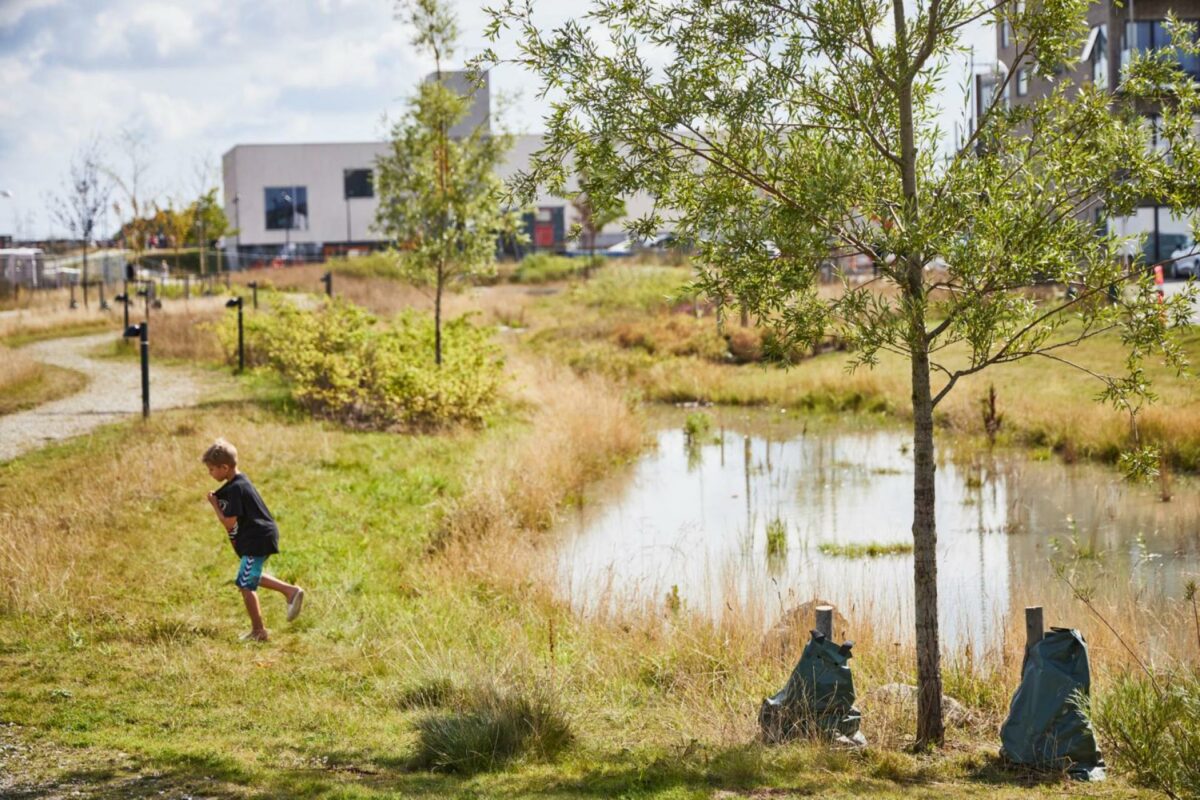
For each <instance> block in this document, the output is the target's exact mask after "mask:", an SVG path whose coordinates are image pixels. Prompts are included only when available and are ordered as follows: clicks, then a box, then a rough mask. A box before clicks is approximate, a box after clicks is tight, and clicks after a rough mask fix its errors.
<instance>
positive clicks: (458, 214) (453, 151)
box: [375, 0, 516, 365]
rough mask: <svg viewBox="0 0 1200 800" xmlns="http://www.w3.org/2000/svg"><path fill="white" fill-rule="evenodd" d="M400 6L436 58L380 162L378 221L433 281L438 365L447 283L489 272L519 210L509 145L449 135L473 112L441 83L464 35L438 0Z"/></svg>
mask: <svg viewBox="0 0 1200 800" xmlns="http://www.w3.org/2000/svg"><path fill="white" fill-rule="evenodd" d="M402 9H403V10H402V17H403V18H404V19H405V21H407V22H408V23H409V24H411V25H412V27H413V28H414V30H415V35H414V37H413V44H415V45H416V46H417V47H419V48H422V49H423V50H425V51H427V52H428V53H429V54H430V55H431V56H432V57H433V62H434V74H433V76H432V79H431V80H428V81H425V82H423V83H422V84H421V85H420V86H419V87H418V90H417V94H416V96H415V97H414V98H413V100H412V101H411V102H410V103H409V107H408V110H407V112H406V113H405V114H404V116H403V117H402V118H401V119H400V120H399V121H398V122H396V124H395V125H393V126H392V135H391V142H390V147H389V151H388V153H387V155H385V156H382V157H381V158H380V159H379V160H378V161H377V162H376V177H375V181H376V183H375V185H376V189H377V190H378V192H379V210H378V212H377V214H376V218H375V227H376V229H377V230H379V231H381V232H382V233H383V234H384V235H386V236H387V237H388V239H389V240H391V242H392V243H393V244H394V245H396V246H397V247H399V248H402V249H404V250H406V251H407V252H406V253H405V254H404V256H403V258H402V259H401V260H400V267H401V271H402V272H403V273H404V274H405V275H406V277H408V278H409V279H411V280H413V281H414V282H419V283H424V284H427V285H432V286H433V290H434V331H435V334H434V358H435V360H436V362H437V363H438V365H441V363H442V295H443V293H444V292H445V289H446V287H447V286H448V285H450V284H452V283H453V282H454V281H456V280H461V279H463V278H467V277H470V276H473V275H480V274H486V273H487V272H488V271H489V270H490V269H491V268H492V265H493V262H494V259H495V253H496V242H497V237H498V236H499V235H500V233H502V232H504V231H509V230H513V229H514V228H515V226H516V215H515V213H513V212H507V211H505V210H504V209H503V208H502V207H501V205H500V202H501V192H502V188H503V184H502V182H501V180H500V179H499V178H498V177H497V174H496V169H497V167H498V166H499V165H500V162H501V160H502V159H503V157H504V154H505V152H507V150H508V148H509V147H510V145H511V142H510V139H509V137H508V136H504V135H499V134H496V133H492V132H490V131H489V129H488V127H487V125H486V124H484V125H480V126H479V127H477V128H476V129H475V130H474V131H472V132H471V133H469V134H468V135H466V136H463V137H460V138H455V137H453V136H451V134H450V131H451V129H452V128H453V127H454V126H455V125H457V124H458V123H460V122H462V120H464V119H465V118H466V116H467V114H468V112H469V110H470V98H469V97H463V96H462V95H460V94H459V93H458V92H456V91H455V90H454V89H453V88H452V87H450V86H448V85H446V84H445V83H443V74H442V64H443V61H445V60H446V59H448V58H449V57H450V56H451V55H452V53H453V47H454V42H455V40H456V38H457V36H458V26H457V24H456V22H455V19H454V15H453V14H452V13H451V12H450V10H449V8H448V7H447V6H445V5H443V4H442V2H441V0H415V2H413V3H412V4H405V5H403V6H402Z"/></svg>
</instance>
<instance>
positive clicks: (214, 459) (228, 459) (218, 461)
mask: <svg viewBox="0 0 1200 800" xmlns="http://www.w3.org/2000/svg"><path fill="white" fill-rule="evenodd" d="M200 460H201V461H203V462H204V463H205V464H212V465H214V466H218V467H236V466H237V448H236V447H234V446H233V445H232V444H230V443H229V442H227V441H225V440H224V439H217V440H216V441H215V442H213V443H212V444H211V445H209V447H208V449H207V450H205V451H204V456H203V457H202V458H201V459H200Z"/></svg>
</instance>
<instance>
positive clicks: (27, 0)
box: [0, 0, 62, 29]
mask: <svg viewBox="0 0 1200 800" xmlns="http://www.w3.org/2000/svg"><path fill="white" fill-rule="evenodd" d="M61 2H62V0H5V2H4V3H3V4H0V29H3V28H11V27H12V26H14V25H16V24H17V23H18V22H20V21H21V20H22V19H23V18H24V17H25V15H26V14H28V13H30V12H31V11H36V10H37V9H39V8H50V7H52V6H56V5H58V4H59V3H61Z"/></svg>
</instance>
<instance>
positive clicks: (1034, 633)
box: [1025, 606, 1045, 653]
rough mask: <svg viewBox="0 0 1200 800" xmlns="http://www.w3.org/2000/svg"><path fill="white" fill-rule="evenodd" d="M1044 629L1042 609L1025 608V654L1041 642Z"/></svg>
mask: <svg viewBox="0 0 1200 800" xmlns="http://www.w3.org/2000/svg"><path fill="white" fill-rule="evenodd" d="M1044 635H1045V628H1044V627H1043V624H1042V607H1041V606H1025V652H1026V653H1028V652H1029V648H1031V647H1033V646H1034V645H1035V644H1037V643H1038V642H1040V641H1041V640H1042V636H1044Z"/></svg>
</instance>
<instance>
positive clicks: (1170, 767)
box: [1091, 673, 1200, 797]
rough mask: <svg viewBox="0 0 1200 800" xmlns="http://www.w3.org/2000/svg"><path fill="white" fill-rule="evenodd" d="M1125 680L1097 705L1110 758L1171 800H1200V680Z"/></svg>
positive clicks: (1182, 675) (1178, 677)
mask: <svg viewBox="0 0 1200 800" xmlns="http://www.w3.org/2000/svg"><path fill="white" fill-rule="evenodd" d="M1158 679H1159V681H1160V683H1161V689H1158V690H1156V689H1155V687H1154V685H1153V684H1152V683H1151V682H1150V681H1149V680H1148V679H1147V678H1145V677H1144V676H1141V675H1137V676H1130V675H1127V676H1124V677H1122V678H1120V679H1118V680H1117V681H1116V682H1115V684H1114V685H1112V686H1110V687H1109V689H1108V691H1106V692H1104V693H1103V694H1099V695H1097V696H1096V697H1094V698H1093V699H1092V708H1091V716H1092V723H1093V724H1094V725H1095V727H1096V730H1097V732H1099V734H1100V738H1101V741H1102V742H1103V744H1104V749H1105V757H1106V758H1108V759H1109V760H1110V761H1111V762H1112V763H1113V765H1114V766H1116V767H1118V768H1119V769H1121V770H1122V771H1125V772H1128V773H1129V774H1130V775H1131V776H1132V777H1133V779H1134V780H1135V781H1136V782H1137V783H1140V784H1142V785H1143V786H1148V787H1150V788H1153V789H1157V790H1159V791H1161V792H1164V793H1165V794H1167V795H1168V796H1170V797H1200V675H1197V674H1196V673H1191V674H1188V673H1180V674H1178V675H1175V676H1167V677H1166V678H1165V679H1164V678H1163V676H1159V678H1158Z"/></svg>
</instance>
